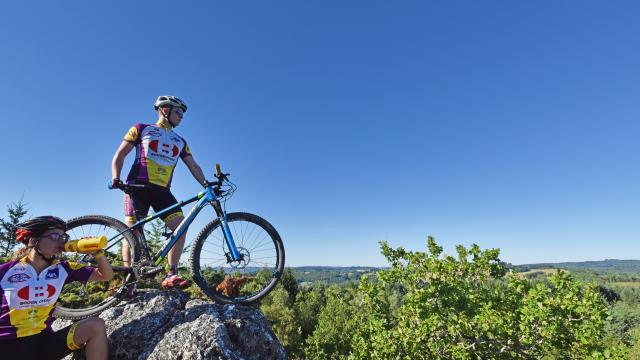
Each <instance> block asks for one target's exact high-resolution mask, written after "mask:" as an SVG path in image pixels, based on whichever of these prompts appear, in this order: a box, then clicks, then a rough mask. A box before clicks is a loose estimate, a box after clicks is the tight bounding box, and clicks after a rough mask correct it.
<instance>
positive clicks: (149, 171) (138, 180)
mask: <svg viewBox="0 0 640 360" xmlns="http://www.w3.org/2000/svg"><path fill="white" fill-rule="evenodd" d="M124 140H125V141H128V142H130V143H132V144H134V145H135V148H136V159H135V160H134V162H133V166H131V171H129V176H127V183H128V184H131V183H135V184H155V185H158V186H163V187H169V186H171V179H172V178H173V169H174V168H175V167H176V163H177V162H178V157H180V158H182V159H184V158H185V157H187V156H191V152H190V151H189V147H188V146H187V142H186V141H185V140H184V139H183V138H182V137H180V136H179V135H178V134H176V133H175V132H174V131H173V130H172V129H170V128H165V127H162V126H160V125H158V124H135V125H134V126H133V127H131V129H129V132H128V133H127V134H126V135H125V137H124Z"/></svg>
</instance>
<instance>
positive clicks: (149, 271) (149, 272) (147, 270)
mask: <svg viewBox="0 0 640 360" xmlns="http://www.w3.org/2000/svg"><path fill="white" fill-rule="evenodd" d="M140 270H141V271H140V273H141V274H142V275H143V276H154V275H156V274H158V273H160V272H161V271H163V270H164V267H162V266H154V267H144V268H142V269H140Z"/></svg>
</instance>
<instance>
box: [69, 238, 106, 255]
mask: <svg viewBox="0 0 640 360" xmlns="http://www.w3.org/2000/svg"><path fill="white" fill-rule="evenodd" d="M106 246H107V237H106V236H104V235H102V236H99V237H88V238H84V239H80V240H71V241H68V242H67V243H66V244H64V250H65V251H70V252H79V253H90V252H94V251H98V250H100V249H104V248H105V247H106Z"/></svg>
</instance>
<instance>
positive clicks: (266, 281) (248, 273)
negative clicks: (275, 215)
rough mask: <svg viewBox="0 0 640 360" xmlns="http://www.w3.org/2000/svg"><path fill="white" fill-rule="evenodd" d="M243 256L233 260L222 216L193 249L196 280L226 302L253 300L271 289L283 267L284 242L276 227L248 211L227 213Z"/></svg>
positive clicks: (248, 302)
mask: <svg viewBox="0 0 640 360" xmlns="http://www.w3.org/2000/svg"><path fill="white" fill-rule="evenodd" d="M226 222H227V224H228V227H229V231H230V233H231V236H232V237H233V240H234V243H235V244H236V247H237V249H238V252H239V253H240V255H241V258H242V259H241V260H233V258H232V257H231V252H230V250H229V246H228V244H227V242H226V241H225V236H224V234H223V230H222V223H221V221H220V219H216V220H213V221H211V222H210V223H208V224H207V225H206V226H205V227H204V228H203V229H202V231H200V233H199V234H198V236H197V238H196V240H195V243H194V245H193V248H192V249H191V270H192V271H193V280H194V282H195V283H196V284H197V285H198V286H199V287H200V289H201V290H202V291H203V292H204V293H205V294H206V295H207V296H209V297H210V298H211V299H213V300H214V301H216V302H219V303H223V304H242V305H248V304H251V303H254V302H256V301H258V300H260V299H261V298H263V297H264V296H265V295H267V294H268V293H269V291H271V290H272V289H273V288H274V286H275V285H276V283H277V282H278V280H279V279H280V276H281V275H282V270H283V268H284V246H283V245H282V240H281V239H280V235H279V234H278V232H277V231H276V229H275V228H274V227H273V226H272V225H271V224H269V223H268V222H267V221H266V220H264V219H263V218H261V217H259V216H257V215H253V214H249V213H240V212H238V213H231V214H228V215H227V221H226Z"/></svg>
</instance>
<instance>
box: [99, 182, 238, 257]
mask: <svg viewBox="0 0 640 360" xmlns="http://www.w3.org/2000/svg"><path fill="white" fill-rule="evenodd" d="M196 201H197V203H196V204H195V205H194V206H193V208H192V209H191V211H189V213H188V214H187V216H186V217H185V218H184V220H182V222H181V223H180V224H179V225H178V227H177V228H176V229H175V230H174V231H172V232H171V236H169V241H168V242H167V244H166V245H165V246H164V247H163V248H162V249H161V250H160V251H159V252H158V253H156V254H155V255H153V257H151V260H152V261H153V262H154V263H155V264H156V265H159V264H160V263H161V262H162V260H163V259H164V258H165V257H166V256H167V254H168V253H169V251H170V250H171V249H172V248H173V246H174V245H175V243H176V242H177V241H178V239H180V237H181V236H182V235H183V234H184V233H185V231H187V229H188V228H189V225H191V223H192V222H193V220H195V218H196V217H197V216H198V214H199V213H200V211H202V209H204V207H205V206H207V203H211V204H212V206H213V208H214V210H215V212H216V215H217V216H218V219H219V220H220V223H221V225H222V226H221V228H222V234H223V236H224V240H225V242H226V243H227V246H228V247H229V250H230V252H231V259H229V260H231V261H240V260H242V256H241V255H240V252H239V251H238V248H237V247H236V244H235V242H234V241H233V236H232V235H231V231H230V230H229V225H228V224H227V213H226V211H224V210H222V207H221V206H220V201H219V199H218V197H217V196H216V193H215V190H214V188H213V187H212V186H207V187H206V188H205V189H204V191H202V192H200V193H198V194H197V195H196V196H194V197H192V198H190V199H187V200H184V201H180V202H179V203H177V204H175V205H172V206H170V207H168V208H166V209H163V210H161V211H159V212H157V213H155V214H153V215H149V216H147V217H145V218H144V219H141V220H139V221H138V222H136V223H135V224H133V225H131V226H130V227H128V228H127V230H125V231H122V232H120V233H119V234H117V235H116V236H114V237H118V236H120V235H122V234H124V233H125V232H127V231H132V230H135V229H139V233H140V236H138V238H139V240H140V242H141V245H142V246H143V247H144V250H145V251H146V255H147V256H148V257H150V253H149V250H148V247H147V243H146V242H147V241H146V238H145V237H144V231H143V226H144V224H146V223H148V222H150V221H153V220H154V219H157V218H160V217H161V216H162V215H164V214H166V213H168V212H169V211H171V210H173V209H175V208H178V207H181V206H183V205H187V204H190V203H192V202H196ZM115 244H116V243H113V244H111V245H110V246H109V247H108V248H111V247H112V246H114V245H115ZM108 248H107V249H108Z"/></svg>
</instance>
